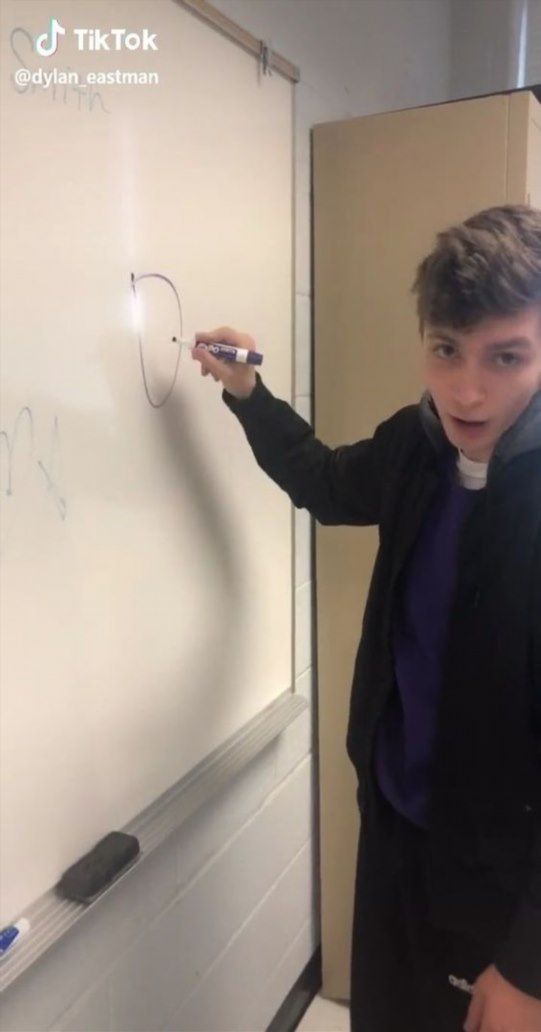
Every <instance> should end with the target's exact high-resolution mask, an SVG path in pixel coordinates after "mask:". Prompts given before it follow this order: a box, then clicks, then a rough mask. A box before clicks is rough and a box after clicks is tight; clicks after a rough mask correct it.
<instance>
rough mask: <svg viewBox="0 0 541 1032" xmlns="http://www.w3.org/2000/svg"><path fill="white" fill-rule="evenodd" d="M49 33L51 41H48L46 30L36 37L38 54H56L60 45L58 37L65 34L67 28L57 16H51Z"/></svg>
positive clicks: (46, 55)
mask: <svg viewBox="0 0 541 1032" xmlns="http://www.w3.org/2000/svg"><path fill="white" fill-rule="evenodd" d="M49 34H50V37H51V39H50V42H48V39H47V35H48V34H47V33H46V32H42V34H41V36H37V37H36V50H37V52H38V54H41V55H42V57H50V56H51V54H54V52H55V50H56V48H57V46H58V37H59V36H65V35H66V30H65V28H64V27H63V26H62V25H61V24H60V22H59V21H57V20H56V18H51V20H50V22H49Z"/></svg>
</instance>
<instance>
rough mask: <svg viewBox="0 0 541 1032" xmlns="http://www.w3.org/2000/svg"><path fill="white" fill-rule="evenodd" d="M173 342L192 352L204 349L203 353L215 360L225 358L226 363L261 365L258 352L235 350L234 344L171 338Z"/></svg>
mask: <svg viewBox="0 0 541 1032" xmlns="http://www.w3.org/2000/svg"><path fill="white" fill-rule="evenodd" d="M173 340H174V342H175V344H179V345H181V346H183V347H185V348H190V350H192V351H193V349H194V348H204V349H205V351H209V352H210V354H211V355H215V357H216V358H225V359H227V361H228V362H246V363H247V364H248V365H261V363H262V361H263V355H262V354H261V352H260V351H250V349H249V348H236V347H235V346H234V344H221V343H219V342H218V341H216V342H215V343H211V342H207V341H203V340H196V341H193V340H179V339H178V337H173Z"/></svg>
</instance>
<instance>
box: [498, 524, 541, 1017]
mask: <svg viewBox="0 0 541 1032" xmlns="http://www.w3.org/2000/svg"><path fill="white" fill-rule="evenodd" d="M537 560H538V561H537V562H536V563H535V564H534V576H533V599H532V606H531V613H530V616H531V619H532V627H533V634H532V659H533V663H532V669H533V690H534V706H533V712H534V714H535V718H534V719H535V720H536V730H537V736H538V737H537V741H538V750H539V752H538V755H539V772H540V777H541V529H540V533H539V537H538V548H537ZM534 818H535V822H536V823H535V827H536V829H537V830H536V832H535V834H534V837H533V847H532V851H531V856H530V864H529V870H528V877H527V880H526V885H525V888H524V892H523V893H522V895H521V897H520V899H519V903H518V907H517V909H516V911H515V913H514V915H513V919H512V922H511V926H510V929H509V932H508V934H507V937H506V939H505V942H503V943H502V944H501V945H500V948H499V951H498V953H497V955H496V958H495V960H494V963H495V966H496V967H497V968H498V971H499V972H500V974H502V975H503V977H504V978H506V979H507V981H508V982H511V983H512V985H515V986H516V987H517V989H522V991H523V992H524V993H528V994H529V995H530V996H535V997H537V999H540V1000H541V812H537V813H534Z"/></svg>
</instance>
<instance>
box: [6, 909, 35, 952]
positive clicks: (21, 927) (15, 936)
mask: <svg viewBox="0 0 541 1032" xmlns="http://www.w3.org/2000/svg"><path fill="white" fill-rule="evenodd" d="M29 928H30V921H28V920H27V919H26V917H21V918H20V919H19V921H16V922H15V924H12V925H8V926H7V927H6V928H2V931H0V957H3V955H4V953H7V951H8V950H9V949H11V947H12V946H14V945H15V943H16V942H18V940H19V939H20V937H21V935H24V933H25V932H27V931H28V930H29Z"/></svg>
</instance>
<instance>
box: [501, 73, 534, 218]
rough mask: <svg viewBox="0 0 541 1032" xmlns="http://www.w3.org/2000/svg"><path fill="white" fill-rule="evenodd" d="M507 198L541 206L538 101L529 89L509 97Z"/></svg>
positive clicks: (518, 202) (511, 201) (515, 201)
mask: <svg viewBox="0 0 541 1032" xmlns="http://www.w3.org/2000/svg"><path fill="white" fill-rule="evenodd" d="M507 187H508V189H507V200H508V201H509V202H510V204H531V205H532V206H533V207H534V208H541V104H540V103H539V101H538V100H537V97H536V96H535V94H533V93H531V92H530V91H529V90H524V91H519V92H517V93H512V94H511V95H510V97H509V146H508V176H507Z"/></svg>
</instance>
